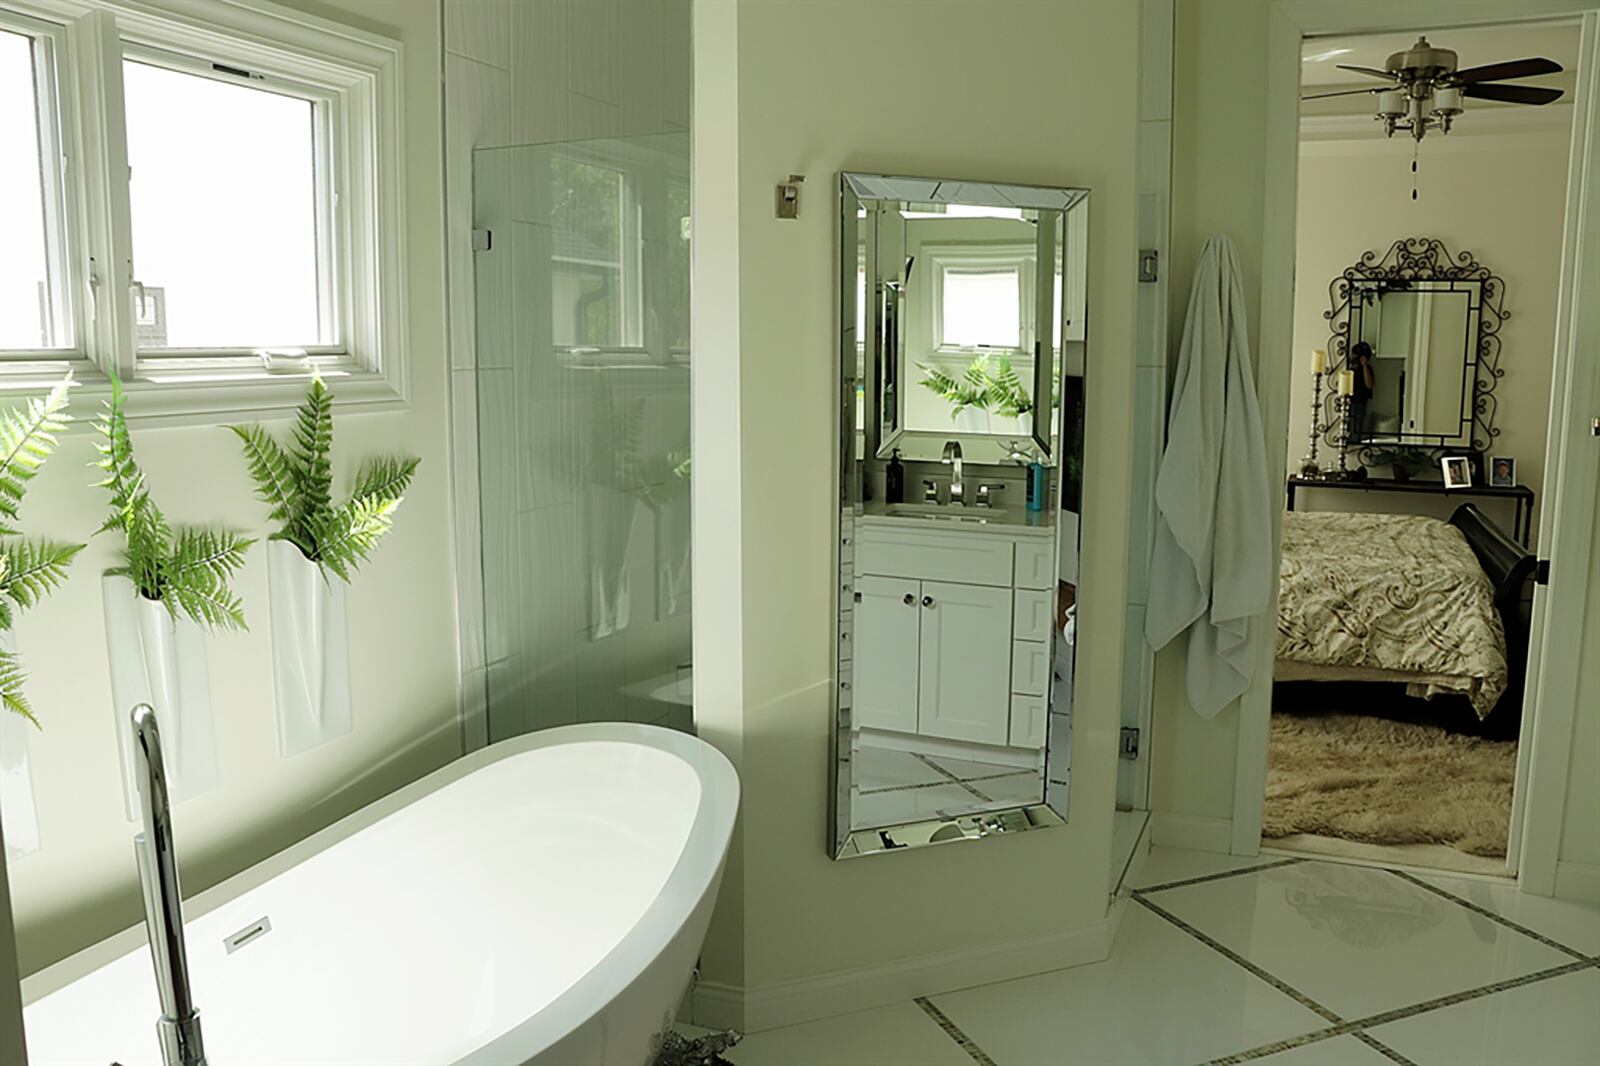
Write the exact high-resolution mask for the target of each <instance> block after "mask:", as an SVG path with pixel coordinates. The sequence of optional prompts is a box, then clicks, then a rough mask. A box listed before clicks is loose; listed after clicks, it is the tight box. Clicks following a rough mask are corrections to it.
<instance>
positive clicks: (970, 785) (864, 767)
mask: <svg viewBox="0 0 1600 1066" xmlns="http://www.w3.org/2000/svg"><path fill="white" fill-rule="evenodd" d="M854 759H855V766H854V775H855V776H854V784H855V796H854V798H853V800H852V801H851V805H850V813H851V820H852V822H853V823H854V824H855V825H856V826H857V827H858V828H868V827H873V826H886V825H898V824H901V823H904V822H914V821H918V820H920V819H923V818H931V817H933V816H934V815H935V813H936V812H938V811H941V810H946V809H966V808H969V807H971V806H973V805H974V804H979V803H995V802H1004V803H1016V804H1023V803H1038V802H1039V801H1040V799H1041V798H1042V797H1043V794H1044V782H1043V780H1042V779H1041V776H1040V772H1039V771H1038V770H1028V769H1025V768H1022V767H1018V766H1012V765H1005V764H1001V763H993V762H983V761H981V760H975V759H960V758H955V757H953V756H948V755H916V754H913V753H911V752H908V751H897V750H894V749H890V748H879V747H871V746H863V747H861V748H858V749H857V750H856V752H855V756H854Z"/></svg>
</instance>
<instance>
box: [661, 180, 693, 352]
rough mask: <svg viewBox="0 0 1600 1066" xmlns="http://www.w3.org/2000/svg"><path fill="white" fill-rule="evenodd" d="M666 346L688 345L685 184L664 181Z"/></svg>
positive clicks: (681, 346) (687, 220) (687, 191)
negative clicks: (666, 229)
mask: <svg viewBox="0 0 1600 1066" xmlns="http://www.w3.org/2000/svg"><path fill="white" fill-rule="evenodd" d="M667 224H668V231H667V308H666V319H667V347H669V348H673V349H679V350H687V349H688V347H689V236H690V233H691V232H692V231H691V229H690V226H689V184H688V183H687V182H681V181H668V182H667Z"/></svg>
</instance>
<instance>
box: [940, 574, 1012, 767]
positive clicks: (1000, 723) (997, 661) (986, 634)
mask: <svg viewBox="0 0 1600 1066" xmlns="http://www.w3.org/2000/svg"><path fill="white" fill-rule="evenodd" d="M921 603H922V671H921V673H922V684H921V693H920V695H919V698H918V701H917V731H918V732H919V733H922V734H923V735H924V736H932V737H946V738H948V739H950V740H968V741H975V742H977V743H981V744H1004V743H1005V742H1006V734H1007V733H1008V732H1009V729H1010V724H1011V590H1010V589H1002V588H989V587H986V586H982V585H951V584H945V583H942V582H938V581H924V582H923V583H922V601H921Z"/></svg>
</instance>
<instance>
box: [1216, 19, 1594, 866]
mask: <svg viewBox="0 0 1600 1066" xmlns="http://www.w3.org/2000/svg"><path fill="white" fill-rule="evenodd" d="M1507 6H1508V5H1507V4H1506V3H1505V2H1504V0H1413V2H1411V3H1406V4H1396V3H1394V2H1393V0H1346V2H1343V3H1338V4H1329V3H1326V2H1324V0H1276V2H1274V3H1273V5H1272V9H1271V13H1270V15H1269V24H1268V33H1267V134H1266V189H1265V197H1264V204H1265V212H1266V214H1265V225H1264V228H1263V233H1262V242H1263V252H1262V266H1261V275H1262V285H1261V351H1262V352H1263V353H1271V357H1269V356H1268V355H1267V354H1263V356H1262V358H1261V360H1260V368H1259V372H1258V373H1259V387H1260V393H1261V407H1262V417H1263V421H1264V423H1265V432H1266V439H1267V461H1268V469H1269V473H1270V474H1271V476H1273V477H1274V478H1275V479H1276V481H1277V483H1280V484H1281V483H1282V481H1283V478H1284V476H1285V474H1286V472H1287V452H1288V432H1289V404H1290V402H1291V397H1290V394H1289V393H1290V371H1291V360H1292V358H1293V347H1294V285H1295V280H1294V273H1295V225H1296V200H1297V197H1298V178H1299V162H1300V160H1299V151H1300V102H1299V95H1300V54H1301V42H1302V39H1303V38H1306V37H1317V36H1326V35H1332V34H1352V33H1377V32H1386V31H1397V30H1411V29H1418V28H1425V29H1429V30H1442V29H1444V28H1446V27H1450V26H1466V25H1473V24H1485V23H1489V24H1495V23H1498V24H1504V23H1507V22H1516V21H1539V20H1547V19H1550V18H1562V17H1579V16H1581V17H1582V19H1583V45H1582V49H1581V52H1580V58H1579V64H1578V67H1579V69H1578V75H1579V76H1578V86H1577V91H1576V92H1575V94H1574V96H1575V98H1576V99H1575V101H1574V107H1573V111H1574V114H1573V151H1572V161H1571V164H1570V170H1569V173H1570V179H1569V183H1568V191H1567V226H1566V238H1565V241H1564V242H1563V244H1564V247H1563V252H1562V255H1563V262H1562V282H1561V296H1560V300H1559V302H1558V305H1557V317H1558V323H1557V333H1556V351H1555V356H1554V365H1553V372H1552V379H1551V380H1552V407H1551V421H1550V436H1549V447H1548V454H1547V457H1546V464H1547V465H1546V473H1545V485H1546V487H1545V506H1544V514H1545V519H1544V520H1543V521H1542V522H1541V523H1540V527H1541V528H1540V532H1539V555H1540V558H1547V559H1551V560H1552V574H1553V577H1552V583H1551V585H1550V586H1548V587H1541V588H1540V589H1539V590H1538V591H1537V592H1536V594H1535V598H1534V620H1533V631H1532V634H1531V649H1532V650H1531V651H1530V656H1529V669H1528V682H1527V688H1526V690H1525V694H1524V707H1525V708H1526V709H1527V711H1526V712H1525V713H1524V715H1523V724H1522V725H1523V735H1522V743H1521V744H1520V745H1519V763H1520V764H1521V765H1519V776H1518V781H1517V789H1516V792H1515V801H1514V807H1513V824H1512V841H1511V844H1512V847H1511V848H1510V849H1509V850H1508V858H1509V860H1510V862H1511V863H1512V865H1513V867H1514V868H1515V869H1517V870H1518V873H1519V879H1520V882H1521V885H1522V887H1523V888H1524V889H1525V890H1526V891H1530V892H1536V893H1539V894H1542V895H1548V894H1550V893H1551V892H1552V891H1553V888H1554V884H1555V867H1556V855H1557V852H1558V850H1559V847H1560V837H1561V822H1562V819H1561V812H1562V809H1563V807H1564V805H1565V800H1566V791H1567V776H1568V771H1569V761H1570V760H1569V759H1568V754H1567V753H1568V749H1569V747H1570V741H1571V736H1572V725H1573V718H1574V715H1575V712H1576V698H1577V682H1578V672H1579V667H1580V663H1581V661H1582V659H1581V655H1580V654H1579V649H1578V647H1577V642H1578V641H1579V640H1580V639H1581V634H1582V620H1583V616H1584V610H1585V606H1586V601H1587V595H1588V591H1589V590H1588V589H1587V587H1586V584H1587V583H1586V581H1585V580H1584V579H1583V574H1584V573H1585V572H1586V571H1587V568H1588V565H1589V558H1590V551H1591V550H1592V548H1593V544H1592V539H1593V529H1592V527H1593V524H1594V518H1595V502H1596V481H1597V478H1600V455H1597V452H1600V449H1597V448H1595V447H1594V446H1593V442H1592V441H1590V440H1589V430H1588V419H1589V418H1590V417H1592V416H1593V415H1594V414H1595V413H1597V411H1596V409H1595V408H1593V407H1592V406H1591V405H1592V404H1594V403H1596V402H1600V395H1597V387H1600V381H1597V378H1600V373H1597V372H1596V366H1595V364H1596V362H1597V360H1596V358H1595V355H1594V353H1596V352H1600V306H1596V305H1594V302H1593V301H1589V304H1590V306H1585V303H1584V301H1580V300H1578V299H1577V298H1576V293H1578V292H1581V291H1583V288H1584V282H1585V279H1588V280H1587V284H1588V287H1589V289H1590V291H1593V289H1594V288H1595V286H1596V285H1600V282H1597V281H1596V280H1594V279H1597V278H1600V174H1597V171H1600V166H1597V165H1596V164H1595V162H1594V160H1593V159H1592V157H1593V156H1594V155H1595V154H1596V151H1597V150H1600V78H1597V77H1596V75H1597V74H1600V9H1596V8H1595V7H1594V0H1524V2H1523V3H1521V4H1519V5H1517V8H1516V10H1515V11H1511V12H1508V11H1507ZM1563 381H1564V382H1565V383H1566V385H1565V387H1564V388H1556V387H1555V385H1556V383H1558V382H1563ZM1281 522H1282V518H1281V515H1280V514H1277V513H1275V514H1274V517H1273V539H1274V544H1273V560H1274V567H1275V568H1276V563H1277V560H1278V558H1279V556H1280V553H1281V536H1282V529H1281ZM1562 575H1568V576H1567V579H1566V580H1562ZM1272 611H1273V613H1274V614H1276V611H1277V604H1276V595H1274V604H1273V607H1272ZM1262 628H1263V632H1262V633H1261V635H1260V637H1259V638H1258V649H1257V651H1258V654H1257V660H1256V661H1257V663H1258V667H1259V668H1258V670H1257V673H1256V680H1255V683H1254V684H1252V685H1251V687H1250V689H1249V691H1247V692H1246V693H1245V695H1244V697H1243V699H1242V700H1241V702H1240V709H1239V710H1240V714H1239V747H1238V757H1237V760H1236V762H1235V766H1236V768H1237V772H1236V774H1235V776H1234V795H1233V839H1232V848H1231V850H1232V851H1233V852H1234V853H1235V854H1240V855H1253V854H1256V853H1257V852H1258V851H1259V850H1260V846H1261V823H1262V815H1263V807H1264V802H1265V795H1266V781H1267V743H1268V734H1269V730H1270V723H1271V711H1272V666H1273V659H1274V654H1273V650H1274V643H1275V639H1274V638H1275V630H1274V627H1272V626H1266V627H1262Z"/></svg>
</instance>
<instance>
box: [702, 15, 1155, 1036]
mask: <svg viewBox="0 0 1600 1066" xmlns="http://www.w3.org/2000/svg"><path fill="white" fill-rule="evenodd" d="M1139 14H1140V7H1139V5H1136V4H1129V3H1124V2H1120V0H1105V2H1094V3H1090V2H1083V3H1074V4H1070V5H1066V4H1058V5H1043V4H1037V3H1032V2H1026V0H1001V2H993V3H986V4H981V5H980V4H972V3H963V2H953V0H922V2H918V3H916V4H908V3H904V2H893V0H872V2H866V3H850V4H846V3H819V2H815V0H697V3H696V8H695V101H696V111H695V123H694V128H695V173H694V183H695V190H694V206H695V224H696V230H695V233H696V247H695V271H696V273H695V312H694V315H695V318H694V324H695V340H696V372H695V383H694V395H695V420H694V442H695V455H696V460H695V461H696V481H695V494H696V495H695V519H696V526H695V553H696V565H695V571H696V575H697V583H696V589H695V595H696V605H695V644H696V719H697V722H698V723H699V725H700V728H701V731H702V734H703V735H705V736H707V737H709V738H710V739H712V740H713V741H714V742H715V743H717V744H719V745H720V746H722V747H723V748H724V750H726V751H728V753H729V754H730V756H731V757H733V758H734V760H735V761H736V763H737V764H738V765H739V766H740V770H741V776H742V779H743V782H744V788H745V794H744V805H743V814H742V821H741V828H740V835H739V839H738V841H737V843H736V847H735V851H734V854H733V856H732V858H731V859H730V865H729V869H728V873H727V879H726V882H725V887H724V891H723V895H722V898H721V901H720V903H719V907H718V911H717V916H716V918H715V920H714V922H713V928H712V931H711V935H710V938H709V939H708V942H707V945H706V950H705V953H704V963H703V969H702V976H703V981H702V986H701V987H702V990H703V991H706V992H708V993H710V994H709V995H708V996H707V997H705V999H703V1000H701V1001H700V1003H701V1004H703V1003H705V1002H707V1001H709V1000H711V999H716V1000H718V1001H719V1002H720V1003H721V1004H723V1005H727V1004H730V1003H731V1004H733V1005H734V1006H735V1007H747V1008H749V1011H748V1013H747V1014H746V1017H747V1019H748V1023H749V1024H758V1025H759V1024H762V1019H763V1018H767V1019H771V1018H772V1017H773V1016H775V1015H776V1014H778V1013H781V1012H782V1011H781V1010H780V1008H779V1007H777V1006H775V1004H778V1003H780V1002H781V1001H783V1000H784V999H785V998H786V997H796V996H799V995H800V992H801V991H802V990H804V989H808V988H809V989H813V990H814V989H816V988H817V987H818V986H819V984H820V985H826V984H827V983H828V979H827V977H826V975H829V974H837V973H840V972H848V971H859V970H861V969H863V968H873V967H887V968H890V969H892V970H894V972H895V973H896V974H899V975H901V976H900V977H899V978H895V980H899V981H900V983H899V984H898V985H896V986H895V987H896V990H897V991H898V992H899V993H902V994H903V993H904V992H905V991H907V990H912V989H915V988H917V987H921V989H922V991H932V990H934V989H933V988H931V987H929V985H928V984H927V983H924V984H922V985H921V986H919V985H918V984H917V982H918V981H924V982H938V981H941V980H949V979H950V977H949V975H950V973H951V972H952V970H951V968H950V965H953V964H952V963H951V955H955V956H960V957H961V958H964V959H966V960H967V961H969V962H971V961H972V960H974V959H977V958H979V957H980V956H982V955H983V954H984V953H986V952H993V954H994V956H995V957H1006V955H1007V952H1015V953H1018V954H1017V955H1016V956H1014V957H1016V958H1020V957H1021V956H1020V953H1022V952H1023V951H1025V950H1027V951H1032V952H1033V955H1032V956H1031V958H1032V959H1033V960H1034V961H1033V965H1035V966H1038V967H1041V968H1042V967H1043V966H1046V965H1062V964H1064V963H1066V962H1070V961H1081V960H1082V959H1083V958H1084V957H1085V956H1084V954H1083V952H1085V951H1086V950H1089V949H1088V948H1087V947H1086V946H1087V945H1090V944H1091V943H1093V944H1095V945H1096V947H1095V949H1094V950H1099V951H1104V950H1105V946H1104V944H1103V942H1098V941H1095V940H1094V936H1095V934H1096V931H1097V930H1096V923H1098V922H1100V920H1101V919H1102V918H1103V916H1104V915H1105V913H1106V902H1107V900H1106V885H1107V883H1108V878H1109V870H1108V863H1109V852H1110V828H1111V814H1112V807H1113V789H1114V777H1115V770H1116V764H1117V758H1116V753H1115V740H1116V730H1117V723H1118V700H1119V687H1120V680H1121V677H1120V672H1121V671H1120V661H1121V643H1122V635H1121V629H1122V615H1123V603H1122V601H1123V594H1124V589H1123V584H1124V583H1123V574H1124V572H1125V569H1126V566H1127V541H1128V514H1129V506H1128V504H1129V499H1128V491H1129V490H1128V484H1129V480H1130V477H1129V469H1130V458H1129V455H1130V451H1131V448H1130V446H1129V442H1130V440H1131V434H1132V430H1131V423H1132V386H1133V377H1134V368H1133V365H1132V363H1133V359H1132V348H1133V336H1134V329H1133V308H1134V290H1135V285H1136V281H1135V276H1136V270H1135V252H1136V248H1137V229H1136V226H1135V218H1134V215H1135V210H1134V208H1135V196H1134V189H1135V152H1136V140H1137V134H1138V112H1137V98H1138V83H1137V74H1138V45H1139V39H1138V34H1139ZM886 42H890V44H889V45H888V46H886ZM979 55H982V56H996V57H998V56H1004V57H1005V64H1004V65H1005V70H1006V73H1005V76H1004V77H993V78H987V77H986V78H954V77H933V76H930V75H929V72H930V71H952V70H959V69H962V68H964V67H965V66H967V65H969V64H970V63H971V61H972V57H974V56H979ZM819 57H826V64H827V66H826V69H827V75H826V76H823V75H822V74H821V73H819V67H818V62H819ZM846 169H848V170H867V171H881V172H888V173H910V174H931V175H941V174H948V175H953V176H962V177H967V176H970V177H976V178H983V179H994V180H1004V181H1016V182H1027V183H1039V184H1050V185H1068V186H1072V185H1081V186H1086V187H1088V188H1089V189H1091V190H1092V193H1091V199H1090V216H1091V221H1090V225H1091V231H1092V232H1091V239H1090V242H1089V248H1090V257H1091V258H1090V283H1089V307H1090V311H1089V321H1090V323H1091V326H1090V337H1091V341H1090V352H1089V356H1088V364H1089V372H1088V378H1087V380H1088V389H1089V398H1088V416H1087V436H1088V439H1087V446H1086V451H1087V459H1086V469H1087V476H1086V482H1085V502H1084V530H1083V540H1084V545H1083V547H1084V559H1085V569H1086V571H1087V572H1089V573H1092V574H1095V575H1103V579H1102V580H1100V581H1098V582H1097V581H1094V580H1092V579H1090V580H1086V581H1085V583H1084V585H1083V588H1082V590H1081V594H1080V600H1079V603H1080V612H1081V613H1080V615H1079V618H1080V622H1079V626H1080V629H1079V632H1080V638H1079V639H1080V641H1081V643H1080V645H1079V647H1080V655H1079V660H1078V661H1079V670H1080V676H1079V679H1078V684H1077V691H1078V693H1079V694H1080V699H1079V702H1078V708H1079V709H1078V710H1077V711H1076V712H1075V713H1074V736H1073V758H1074V761H1073V773H1072V794H1071V801H1070V802H1071V809H1070V818H1069V825H1068V826H1067V827H1066V828H1064V829H1052V830H1048V831H1044V832H1037V833H1029V834H1026V835H1024V836H1020V837H1016V838H1013V839H1003V840H994V841H986V842H983V843H981V844H977V845H973V846H970V847H968V846H961V847H939V848H931V849H926V850H922V851H916V852H910V853H904V854H898V855H894V856H888V857H880V858H876V859H867V860H857V861H853V862H843V863H836V862H833V861H831V860H830V859H829V857H828V855H827V851H826V846H825V842H826V840H827V825H826V820H827V811H828V790H829V770H830V767H829V762H828V758H829V731H830V725H831V718H832V715H831V711H830V706H831V701H830V691H831V683H832V682H831V676H830V669H831V667H830V646H831V644H832V642H833V637H834V620H833V618H832V617H831V614H830V593H829V590H830V589H831V588H832V586H833V584H834V580H835V577H836V575H835V573H834V571H833V562H832V559H833V548H832V536H833V525H834V515H833V509H834V507H835V506H836V501H837V491H836V488H835V476H836V473H835V467H834V457H833V454H832V448H833V445H832V436H833V426H834V417H835V415H834V410H833V406H834V404H835V403H836V402H837V401H836V396H835V389H834V363H835V359H836V351H835V343H836V340H835V338H836V332H835V322H834V318H835V309H834V303H835V301H834V295H833V287H834V284H835V272H836V263H837V259H836V255H835V225H836V223H835V218H834V211H835V210H836V205H837V198H836V193H835V192H834V187H835V183H836V176H835V175H836V173H837V172H838V171H840V170H846ZM790 173H802V174H805V175H807V178H808V180H807V182H806V184H805V186H804V189H803V191H802V205H801V213H800V218H799V219H798V220H795V221H778V220H776V219H774V217H773V183H774V182H776V181H779V180H782V179H783V178H784V177H786V176H787V175H788V174H790ZM1099 932H1102V933H1103V930H1099ZM941 953H943V954H941ZM1074 953H1077V954H1074ZM941 959H942V961H939V960H941ZM1046 960H1048V961H1046ZM947 964H949V965H947ZM1006 964H1007V965H1009V964H1011V963H1006ZM922 965H927V966H930V967H932V969H931V970H927V971H923V970H920V969H919V967H920V966H922ZM966 972H968V973H971V972H973V971H971V970H968V971H966ZM991 972H993V971H991ZM930 974H932V975H933V976H929V975H930ZM919 975H920V976H919ZM889 980H890V979H889V978H887V977H886V978H884V981H889ZM874 987H876V988H878V989H879V991H881V990H882V989H883V988H884V987H886V985H885V984H883V983H881V982H880V984H878V985H876V986H874ZM856 991H857V992H859V993H860V994H859V995H857V996H856V998H854V999H853V1000H852V1001H851V1002H852V1003H853V1004H854V1005H856V1006H866V1005H869V1004H868V1002H866V1001H865V1000H864V999H863V998H862V997H863V996H866V995H867V993H866V992H865V991H861V989H859V988H857V989H856ZM853 994H854V993H853ZM698 1009H699V1005H698V1004H697V1010H698ZM730 1016H731V1017H737V1014H734V1015H730V1014H729V1013H723V1014H720V1015H719V1017H721V1018H730ZM767 1024H770V1020H769V1021H768V1022H767Z"/></svg>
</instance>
